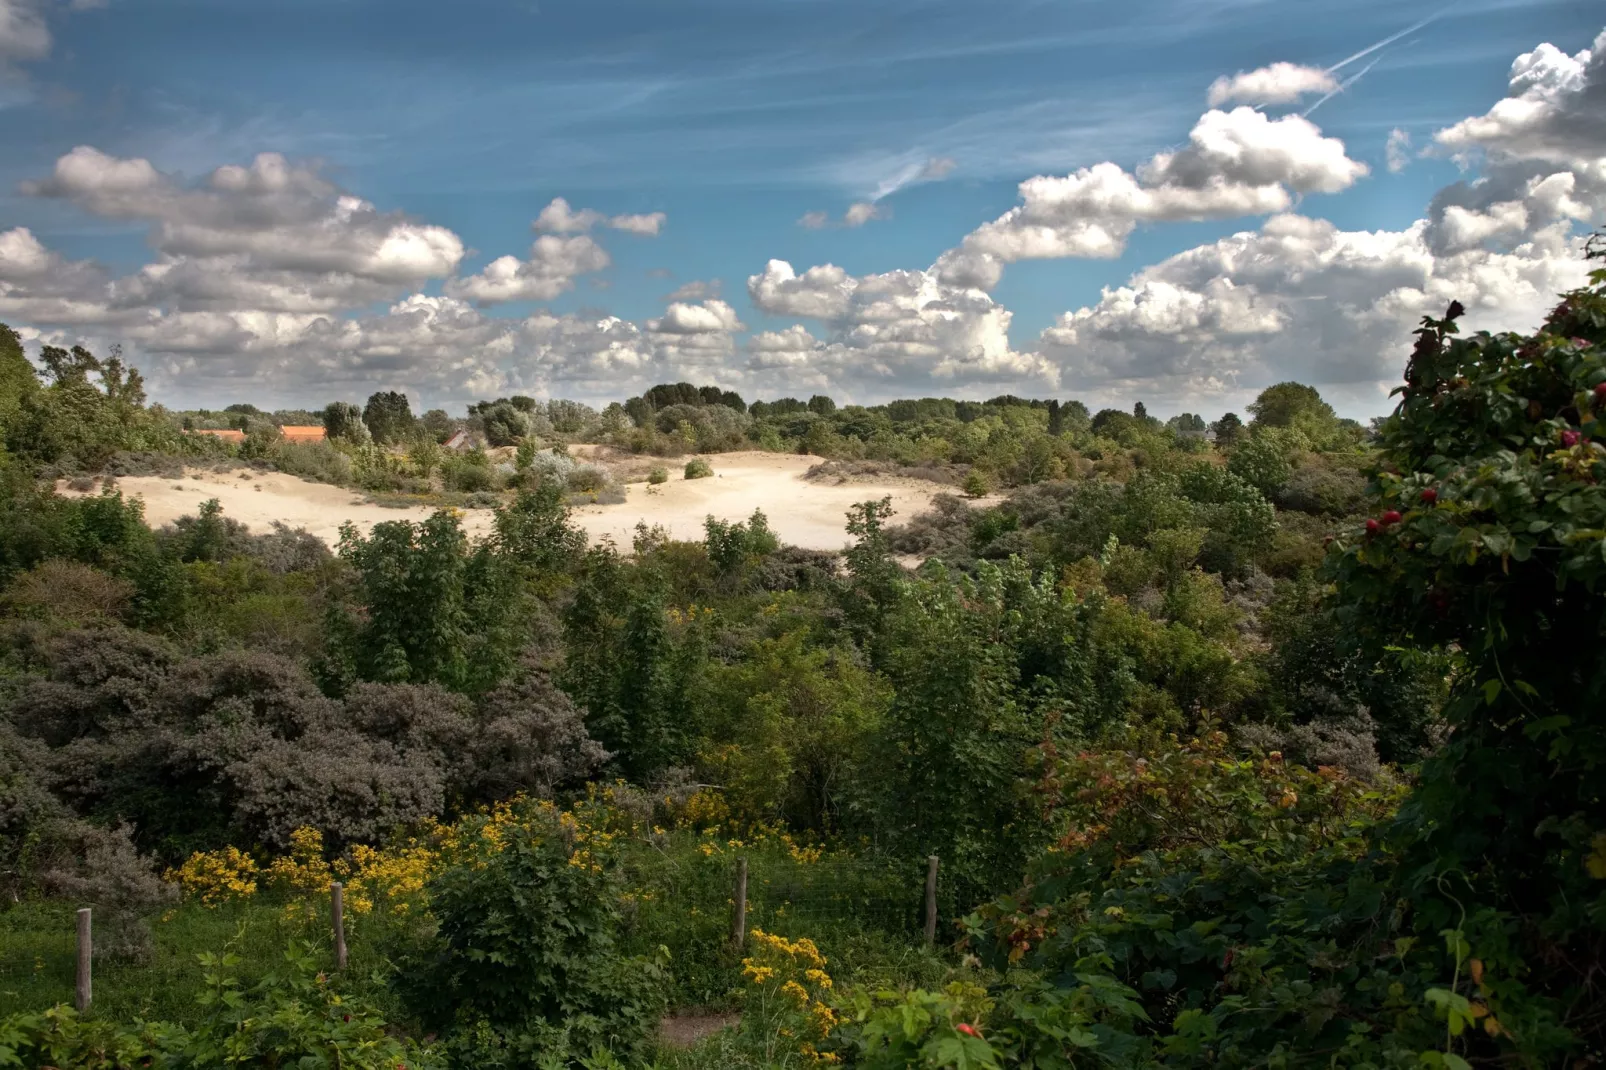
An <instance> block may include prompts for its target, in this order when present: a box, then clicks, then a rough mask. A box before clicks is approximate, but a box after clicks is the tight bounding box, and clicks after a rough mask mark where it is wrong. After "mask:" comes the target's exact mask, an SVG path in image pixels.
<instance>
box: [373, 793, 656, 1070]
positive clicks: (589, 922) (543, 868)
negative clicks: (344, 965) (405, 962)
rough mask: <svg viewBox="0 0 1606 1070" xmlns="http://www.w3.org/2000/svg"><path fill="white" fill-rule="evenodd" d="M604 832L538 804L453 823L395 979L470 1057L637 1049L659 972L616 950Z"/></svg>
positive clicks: (612, 882) (651, 1013)
mask: <svg viewBox="0 0 1606 1070" xmlns="http://www.w3.org/2000/svg"><path fill="white" fill-rule="evenodd" d="M611 838H612V836H611V834H610V833H608V832H607V831H605V830H604V829H601V828H593V827H589V826H587V825H586V824H585V823H584V821H583V819H582V820H579V821H577V820H576V819H575V818H574V817H573V815H571V814H561V815H560V813H559V812H558V811H557V810H556V809H554V808H553V807H552V806H551V805H550V804H541V803H533V802H532V803H521V804H516V805H515V806H512V807H502V808H498V810H497V811H496V812H495V813H493V814H491V815H488V816H485V817H483V818H481V819H479V820H477V821H476V820H469V821H468V822H467V824H466V826H460V829H459V834H458V837H457V847H456V850H455V853H454V854H453V855H452V856H451V858H450V861H449V863H448V864H447V865H446V866H445V868H443V869H442V870H441V872H440V873H438V874H437V875H436V876H435V877H434V878H433V879H432V880H431V881H430V884H429V897H430V905H431V911H432V912H433V913H434V915H435V917H436V918H437V919H438V921H439V927H438V930H437V936H436V942H435V945H434V946H433V947H432V948H430V949H429V950H428V951H427V952H425V953H424V954H423V955H422V956H421V957H420V959H419V961H418V962H417V963H416V964H415V965H414V967H413V968H412V969H411V970H409V971H407V974H406V980H405V981H404V985H405V987H406V989H407V993H408V997H409V999H410V1000H411V1001H412V1003H413V1005H414V1006H415V1007H416V1008H417V1010H418V1013H419V1015H420V1016H421V1017H422V1018H423V1019H424V1020H425V1021H426V1022H428V1023H430V1024H431V1025H432V1026H433V1027H434V1028H437V1029H440V1030H442V1031H451V1032H452V1034H453V1035H452V1037H451V1038H450V1040H449V1044H450V1045H451V1046H452V1047H454V1049H457V1050H459V1051H460V1052H462V1053H463V1054H464V1056H465V1057H467V1056H468V1055H469V1053H474V1055H473V1057H472V1061H469V1059H468V1058H465V1065H486V1064H488V1063H491V1062H494V1061H495V1060H494V1059H493V1058H490V1057H489V1056H491V1055H492V1054H494V1053H498V1052H500V1053H502V1055H503V1057H506V1055H508V1054H513V1055H517V1056H520V1057H523V1058H529V1056H530V1055H533V1054H536V1053H540V1052H543V1051H545V1052H549V1053H553V1054H562V1053H564V1052H576V1053H578V1054H581V1055H585V1054H589V1053H590V1052H591V1051H592V1050H593V1049H596V1048H607V1049H609V1050H612V1051H613V1052H615V1053H624V1054H633V1055H640V1054H642V1053H643V1052H644V1051H645V1049H646V1047H647V1045H648V1042H649V1039H650V1037H651V1035H652V1033H653V1031H654V1030H655V1029H656V1026H657V1023H658V1019H659V1017H660V1015H661V1014H662V1013H663V1009H664V999H663V988H664V984H665V974H664V970H663V968H662V965H661V964H660V963H658V962H653V961H648V960H645V959H641V958H630V957H627V956H625V955H623V954H621V953H620V951H619V950H618V946H617V937H618V929H619V921H620V915H619V892H620V890H621V889H620V887H619V882H618V879H617V874H616V869H615V862H614V859H613V857H612V852H611V850H610V848H609V841H610V840H611ZM488 1048H489V1049H490V1051H487V1049H488Z"/></svg>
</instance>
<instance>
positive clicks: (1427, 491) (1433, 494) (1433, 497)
mask: <svg viewBox="0 0 1606 1070" xmlns="http://www.w3.org/2000/svg"><path fill="white" fill-rule="evenodd" d="M1422 500H1423V501H1424V502H1426V503H1428V504H1429V505H1432V504H1433V503H1434V502H1436V501H1438V500H1439V492H1438V491H1436V490H1434V489H1433V488H1432V487H1424V488H1423V489H1422Z"/></svg>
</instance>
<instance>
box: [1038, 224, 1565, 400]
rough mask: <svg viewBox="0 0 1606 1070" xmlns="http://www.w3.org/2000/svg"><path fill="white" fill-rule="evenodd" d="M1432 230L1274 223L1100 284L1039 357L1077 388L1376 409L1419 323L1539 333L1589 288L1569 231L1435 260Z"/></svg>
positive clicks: (1049, 335)
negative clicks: (1285, 386) (1547, 318)
mask: <svg viewBox="0 0 1606 1070" xmlns="http://www.w3.org/2000/svg"><path fill="white" fill-rule="evenodd" d="M1428 233H1429V225H1428V222H1427V221H1426V220H1420V221H1418V222H1417V223H1416V224H1415V225H1413V226H1412V227H1410V228H1408V229H1406V230H1403V231H1376V232H1372V231H1344V230H1340V229H1339V228H1338V227H1336V226H1334V225H1333V224H1332V223H1329V222H1326V221H1324V220H1319V219H1310V218H1307V217H1304V216H1299V215H1279V216H1274V217H1272V218H1271V219H1270V220H1268V221H1267V222H1266V223H1265V224H1264V225H1263V226H1262V227H1261V228H1260V229H1259V230H1258V231H1244V232H1241V233H1238V234H1234V235H1231V236H1230V237H1227V238H1223V239H1221V240H1220V241H1217V242H1213V243H1211V244H1209V245H1203V246H1199V247H1197V248H1194V249H1189V250H1187V251H1186V252H1183V253H1179V254H1177V255H1176V256H1173V257H1171V258H1169V259H1167V260H1165V261H1162V262H1161V263H1159V264H1156V265H1154V266H1152V267H1149V268H1145V269H1144V270H1142V271H1140V272H1138V273H1137V274H1136V275H1134V276H1133V277H1132V278H1131V279H1130V280H1129V281H1128V282H1127V283H1126V284H1125V285H1123V286H1118V287H1113V288H1107V289H1105V291H1104V292H1103V295H1102V296H1101V298H1100V300H1099V301H1098V302H1097V303H1096V304H1094V305H1091V306H1088V307H1085V308H1081V309H1078V310H1076V311H1074V312H1067V313H1065V314H1064V315H1062V316H1060V318H1059V320H1058V321H1057V322H1056V323H1055V325H1054V326H1052V327H1050V328H1049V329H1048V330H1046V331H1044V332H1043V334H1042V337H1041V339H1040V347H1041V351H1042V353H1043V355H1044V356H1045V357H1047V358H1049V359H1051V360H1053V361H1054V362H1055V363H1056V364H1057V365H1058V366H1059V368H1060V371H1061V376H1062V380H1063V381H1064V382H1065V384H1066V385H1067V386H1068V387H1070V388H1071V389H1073V390H1093V391H1097V390H1111V389H1114V388H1123V387H1131V386H1134V385H1135V384H1138V383H1142V384H1144V389H1145V390H1146V391H1147V392H1148V393H1149V394H1150V396H1153V397H1156V398H1162V399H1163V398H1172V399H1178V400H1182V399H1186V398H1190V397H1201V396H1218V397H1219V396H1221V395H1223V394H1224V393H1226V392H1228V391H1230V390H1232V389H1234V388H1235V387H1237V386H1238V385H1240V384H1242V385H1244V386H1263V385H1265V384H1266V383H1268V382H1272V381H1275V380H1276V379H1279V378H1284V379H1286V378H1296V379H1300V380H1301V381H1305V382H1314V383H1319V384H1324V385H1337V386H1339V387H1342V388H1348V389H1350V390H1352V391H1355V392H1357V393H1358V394H1359V395H1364V396H1369V397H1371V398H1373V399H1374V401H1377V400H1380V399H1381V398H1382V397H1383V396H1384V395H1385V394H1386V392H1387V390H1386V387H1387V385H1389V384H1390V383H1391V382H1392V381H1394V380H1397V379H1398V377H1399V373H1400V369H1401V368H1402V367H1403V365H1404V354H1405V352H1406V350H1407V349H1408V348H1409V346H1408V342H1409V331H1410V329H1411V327H1412V325H1414V324H1415V323H1416V322H1417V321H1418V320H1419V319H1420V317H1421V316H1423V315H1428V314H1432V315H1442V314H1443V311H1444V309H1445V307H1446V306H1448V305H1449V303H1450V301H1452V300H1459V301H1461V302H1462V303H1463V304H1465V305H1466V307H1467V309H1468V313H1469V315H1468V319H1467V324H1468V326H1469V327H1471V328H1474V329H1476V328H1478V327H1501V328H1518V327H1524V326H1531V325H1533V324H1534V323H1536V322H1537V321H1538V320H1539V319H1540V318H1541V317H1542V316H1543V314H1544V310H1545V309H1546V308H1548V307H1549V306H1550V305H1551V304H1554V301H1555V296H1554V295H1555V294H1556V293H1557V292H1558V291H1560V290H1564V289H1568V288H1570V287H1572V286H1575V285H1578V284H1579V283H1581V282H1582V281H1583V277H1584V268H1583V264H1582V262H1581V260H1580V259H1579V254H1580V250H1579V248H1578V245H1577V242H1576V240H1574V239H1571V238H1569V236H1568V235H1567V232H1566V230H1565V228H1564V227H1560V226H1558V227H1555V228H1552V229H1551V230H1549V231H1547V232H1544V233H1541V234H1540V235H1539V236H1538V237H1537V238H1535V239H1534V240H1532V241H1530V242H1527V243H1524V244H1522V245H1519V246H1517V247H1515V248H1513V249H1511V250H1509V251H1505V252H1495V251H1491V250H1487V249H1483V248H1466V249H1463V250H1461V251H1459V252H1457V253H1454V254H1452V255H1441V254H1439V253H1436V252H1435V251H1434V249H1433V248H1432V247H1431V245H1430V242H1429V240H1428ZM1116 392H1117V393H1118V392H1119V390H1118V389H1117V390H1116Z"/></svg>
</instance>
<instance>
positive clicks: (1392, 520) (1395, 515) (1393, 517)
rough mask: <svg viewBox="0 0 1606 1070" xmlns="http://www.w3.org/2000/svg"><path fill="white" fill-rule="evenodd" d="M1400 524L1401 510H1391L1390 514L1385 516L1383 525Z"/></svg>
mask: <svg viewBox="0 0 1606 1070" xmlns="http://www.w3.org/2000/svg"><path fill="white" fill-rule="evenodd" d="M1399 522H1400V513H1399V510H1397V509H1390V510H1389V511H1388V512H1386V513H1384V514H1383V523H1384V524H1398V523H1399Z"/></svg>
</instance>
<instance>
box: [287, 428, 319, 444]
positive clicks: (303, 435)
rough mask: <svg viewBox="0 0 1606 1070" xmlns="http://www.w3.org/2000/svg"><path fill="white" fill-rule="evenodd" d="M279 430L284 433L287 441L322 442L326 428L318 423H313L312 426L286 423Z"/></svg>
mask: <svg viewBox="0 0 1606 1070" xmlns="http://www.w3.org/2000/svg"><path fill="white" fill-rule="evenodd" d="M279 430H280V431H281V432H282V433H283V434H284V440H285V441H286V442H322V441H323V440H324V430H323V428H322V427H321V426H320V425H318V424H312V425H311V426H308V425H305V424H300V425H297V424H286V425H285V426H283V427H281V428H279Z"/></svg>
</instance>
